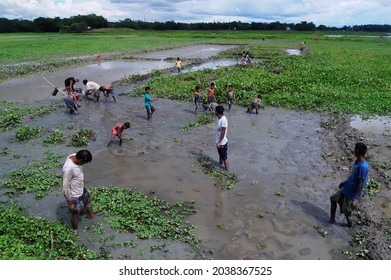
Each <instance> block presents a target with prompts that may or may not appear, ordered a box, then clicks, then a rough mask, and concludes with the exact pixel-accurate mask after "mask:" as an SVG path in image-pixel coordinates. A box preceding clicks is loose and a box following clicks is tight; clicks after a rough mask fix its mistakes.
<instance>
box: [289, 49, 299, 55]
mask: <svg viewBox="0 0 391 280" xmlns="http://www.w3.org/2000/svg"><path fill="white" fill-rule="evenodd" d="M286 52H287V53H288V54H289V55H301V53H302V52H301V51H300V50H299V49H286Z"/></svg>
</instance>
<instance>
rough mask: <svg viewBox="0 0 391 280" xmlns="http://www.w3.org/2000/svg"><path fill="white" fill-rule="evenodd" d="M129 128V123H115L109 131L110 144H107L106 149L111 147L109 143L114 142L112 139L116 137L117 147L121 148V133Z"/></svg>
mask: <svg viewBox="0 0 391 280" xmlns="http://www.w3.org/2000/svg"><path fill="white" fill-rule="evenodd" d="M129 127H130V123H129V122H125V123H117V124H116V125H115V126H114V127H113V128H112V129H111V140H110V142H109V143H108V144H107V147H108V146H110V145H111V143H113V141H114V138H115V137H118V138H119V145H120V146H121V145H122V139H123V137H122V131H124V129H128V128H129Z"/></svg>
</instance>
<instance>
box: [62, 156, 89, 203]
mask: <svg viewBox="0 0 391 280" xmlns="http://www.w3.org/2000/svg"><path fill="white" fill-rule="evenodd" d="M75 155H76V154H72V155H69V156H68V158H67V159H66V161H65V163H64V166H63V167H62V190H63V193H64V195H65V198H66V199H67V200H71V198H77V197H80V196H81V195H82V194H83V190H84V174H83V167H82V166H81V165H77V164H75V163H74V162H73V161H72V159H71V158H70V157H71V156H75Z"/></svg>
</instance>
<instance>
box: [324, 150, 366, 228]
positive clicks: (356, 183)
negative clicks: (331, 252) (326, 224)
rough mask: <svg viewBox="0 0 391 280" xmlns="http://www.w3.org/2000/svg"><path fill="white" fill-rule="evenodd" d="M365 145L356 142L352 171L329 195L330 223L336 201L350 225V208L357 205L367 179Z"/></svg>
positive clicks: (335, 208)
mask: <svg viewBox="0 0 391 280" xmlns="http://www.w3.org/2000/svg"><path fill="white" fill-rule="evenodd" d="M366 152H367V146H366V145H365V144H363V143H356V145H355V147H354V155H355V156H356V161H355V162H354V165H353V168H352V172H351V174H350V176H349V178H348V179H347V180H346V181H344V182H342V183H340V184H339V186H338V188H339V190H338V191H337V192H336V193H335V194H333V195H332V196H331V197H330V202H331V208H330V223H332V224H334V223H335V212H336V211H337V203H338V204H339V207H340V211H341V214H344V215H345V217H346V220H347V222H348V227H349V228H350V227H352V221H351V219H350V216H351V214H352V209H353V208H354V207H356V206H357V205H358V202H359V200H360V199H361V197H362V195H363V193H364V189H365V186H366V184H367V179H368V169H369V165H368V162H367V160H366V158H365V153H366Z"/></svg>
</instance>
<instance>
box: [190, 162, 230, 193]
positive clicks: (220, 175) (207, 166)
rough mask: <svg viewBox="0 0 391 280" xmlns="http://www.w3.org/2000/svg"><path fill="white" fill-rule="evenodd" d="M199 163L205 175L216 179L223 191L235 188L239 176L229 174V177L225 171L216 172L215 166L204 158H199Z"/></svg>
mask: <svg viewBox="0 0 391 280" xmlns="http://www.w3.org/2000/svg"><path fill="white" fill-rule="evenodd" d="M197 160H198V162H199V163H200V165H201V166H202V169H203V170H204V173H205V174H208V175H209V176H210V177H212V178H214V179H216V180H217V181H218V182H219V183H220V184H221V188H222V189H223V190H232V189H233V188H234V187H235V183H236V181H237V176H236V174H234V173H229V174H228V175H227V174H226V173H225V171H224V172H223V171H219V170H216V168H215V167H214V166H213V164H212V163H211V162H210V161H209V160H208V159H207V158H204V157H200V156H199V157H197Z"/></svg>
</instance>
